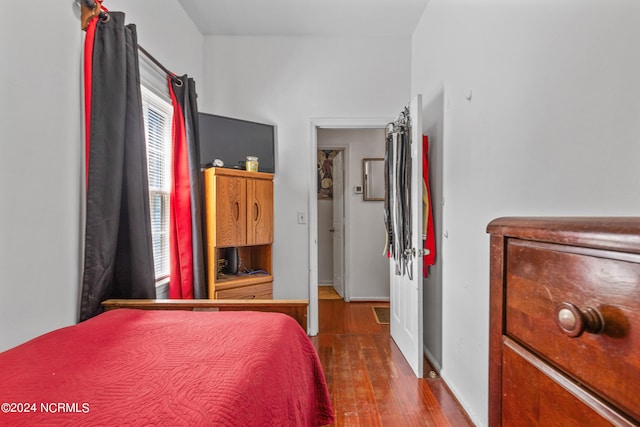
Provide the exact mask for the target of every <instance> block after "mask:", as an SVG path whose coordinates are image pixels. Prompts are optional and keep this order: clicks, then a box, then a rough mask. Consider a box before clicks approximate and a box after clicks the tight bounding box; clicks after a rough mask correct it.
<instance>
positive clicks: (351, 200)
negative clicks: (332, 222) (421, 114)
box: [318, 129, 389, 301]
mask: <svg viewBox="0 0 640 427" xmlns="http://www.w3.org/2000/svg"><path fill="white" fill-rule="evenodd" d="M323 146H324V147H330V148H335V147H347V148H348V159H347V160H348V163H345V198H344V201H345V211H346V212H347V213H348V218H347V219H346V222H345V230H346V231H345V238H346V239H348V241H347V240H346V241H345V246H346V248H347V250H348V252H345V257H346V263H345V278H346V279H347V280H348V284H346V287H347V289H348V293H347V296H348V298H349V299H350V300H352V301H353V300H388V299H389V264H388V261H387V258H386V257H385V256H384V255H383V251H384V244H385V229H384V202H380V201H366V202H365V201H364V200H363V198H362V194H355V193H354V191H353V187H354V186H355V185H360V186H362V185H363V182H362V159H364V158H376V157H377V158H384V151H385V142H384V129H318V147H319V148H322V147H323ZM322 202H324V201H323V200H319V201H318V205H320V204H321V203H322ZM329 203H331V202H329ZM329 214H330V217H331V218H333V212H332V211H330V212H329ZM318 223H319V224H320V223H321V209H320V207H318ZM329 228H330V227H329ZM325 232H326V233H327V234H329V235H331V233H328V232H327V230H325ZM321 238H322V234H321V230H318V242H320V239H321ZM329 249H330V251H329V252H330V254H333V248H332V247H329ZM320 250H321V247H320V243H319V244H318V251H319V253H318V257H320V254H321V253H320ZM319 268H320V264H318V269H319ZM318 277H320V271H318Z"/></svg>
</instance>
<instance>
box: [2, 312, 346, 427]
mask: <svg viewBox="0 0 640 427" xmlns="http://www.w3.org/2000/svg"><path fill="white" fill-rule="evenodd" d="M0 375H1V377H0V404H2V411H1V412H0V425H38V424H46V425H60V424H67V425H93V426H95V425H110V426H117V425H158V426H160V425H162V426H164V425H167V426H168V425H171V426H179V425H184V426H201V425H202V426H204V425H233V426H311V425H322V424H329V423H331V422H332V420H333V410H332V407H331V402H330V400H329V394H328V391H327V386H326V383H325V378H324V374H323V372H322V368H321V366H320V362H319V359H318V356H317V353H316V351H315V349H314V347H313V345H312V343H311V341H310V340H309V338H308V337H307V335H306V333H305V332H304V331H303V330H302V328H301V327H300V326H299V325H298V324H297V323H296V321H295V320H293V318H291V317H289V316H286V315H284V314H278V313H258V312H188V311H145V310H128V309H119V310H114V311H109V312H106V313H104V314H101V315H99V316H97V317H95V318H93V319H90V320H87V321H86V322H83V323H81V324H79V325H75V326H71V327H68V328H63V329H60V330H57V331H54V332H51V333H48V334H45V335H42V336H40V337H38V338H35V339H33V340H31V341H29V342H27V343H25V344H22V345H20V346H18V347H15V348H13V349H11V350H8V351H6V352H4V353H0ZM11 411H16V412H11ZM27 411H29V412H27Z"/></svg>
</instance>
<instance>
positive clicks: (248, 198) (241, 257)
mask: <svg viewBox="0 0 640 427" xmlns="http://www.w3.org/2000/svg"><path fill="white" fill-rule="evenodd" d="M204 182H205V185H204V192H205V211H206V218H207V221H206V224H207V226H206V228H207V264H208V269H207V271H208V282H209V298H212V299H254V298H255V299H269V298H272V282H273V276H272V261H271V245H272V243H273V174H268V173H261V172H246V171H241V170H235V169H223V168H209V169H206V170H205V172H204ZM229 248H237V254H238V274H229V273H224V272H222V271H221V270H222V269H221V268H219V263H220V262H224V261H225V260H228V254H229Z"/></svg>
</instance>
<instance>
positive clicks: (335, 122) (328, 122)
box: [307, 117, 393, 336]
mask: <svg viewBox="0 0 640 427" xmlns="http://www.w3.org/2000/svg"><path fill="white" fill-rule="evenodd" d="M392 120H393V117H387V118H379V117H378V118H312V119H310V120H309V141H310V145H311V155H310V156H309V174H310V176H309V191H308V193H307V194H308V210H309V215H308V219H309V315H308V329H307V332H308V334H309V335H311V336H314V335H318V323H319V322H318V200H317V188H318V187H317V185H318V184H317V174H316V171H317V166H316V165H317V161H318V160H317V156H318V129H319V128H325V129H383V128H384V127H385V126H386V125H387V124H388V123H389V122H391V121H392ZM347 156H348V153H347ZM346 161H347V157H346V156H345V163H346ZM345 170H346V168H345ZM346 182H347V179H346V178H345V183H346ZM346 190H347V191H348V188H347V189H346ZM345 194H347V193H345ZM348 215H349V212H348V206H346V205H345V218H349V216H348ZM348 232H349V230H348V227H346V224H345V230H344V239H345V242H344V245H345V246H344V252H345V261H346V257H348V254H349V249H350V243H349V238H348ZM344 280H345V297H346V296H347V295H349V294H348V291H347V289H348V286H347V283H348V281H347V280H348V277H347V272H346V269H345V275H344Z"/></svg>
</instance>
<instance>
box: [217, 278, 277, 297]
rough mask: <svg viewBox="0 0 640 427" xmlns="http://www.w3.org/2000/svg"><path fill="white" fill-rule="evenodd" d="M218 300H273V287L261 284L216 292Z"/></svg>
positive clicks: (268, 284) (270, 284) (269, 284)
mask: <svg viewBox="0 0 640 427" xmlns="http://www.w3.org/2000/svg"><path fill="white" fill-rule="evenodd" d="M215 297H216V299H272V298H273V285H272V283H271V282H269V283H260V284H257V285H249V286H240V287H237V288H231V289H226V290H224V291H216V296H215Z"/></svg>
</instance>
